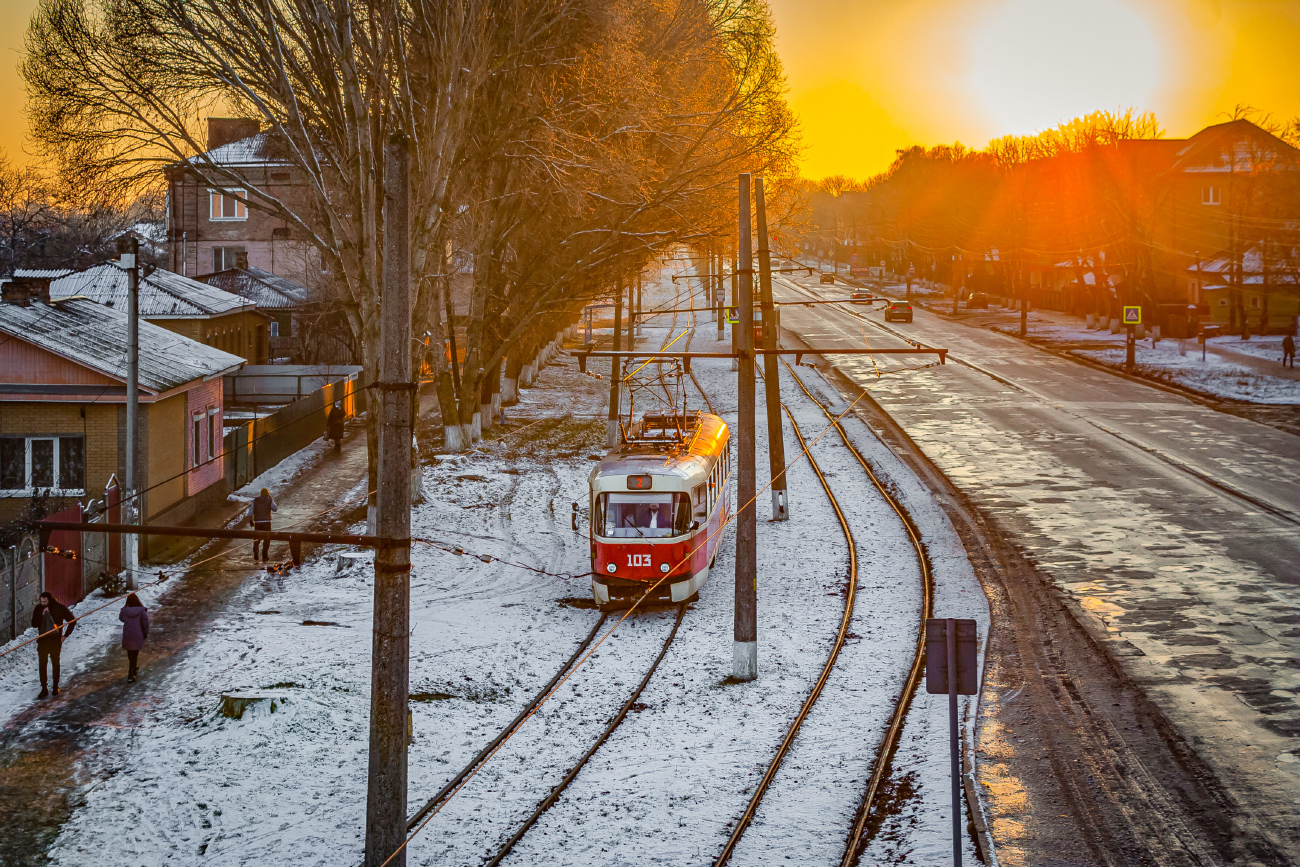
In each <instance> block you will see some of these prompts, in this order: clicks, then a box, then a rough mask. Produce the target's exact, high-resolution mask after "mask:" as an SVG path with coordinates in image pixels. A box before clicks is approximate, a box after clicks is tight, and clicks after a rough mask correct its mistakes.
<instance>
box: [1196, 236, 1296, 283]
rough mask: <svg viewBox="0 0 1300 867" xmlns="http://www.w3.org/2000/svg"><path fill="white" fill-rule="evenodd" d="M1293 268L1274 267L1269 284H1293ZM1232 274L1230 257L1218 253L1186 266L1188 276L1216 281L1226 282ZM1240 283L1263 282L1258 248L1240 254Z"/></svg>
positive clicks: (1262, 265)
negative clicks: (1211, 257)
mask: <svg viewBox="0 0 1300 867" xmlns="http://www.w3.org/2000/svg"><path fill="white" fill-rule="evenodd" d="M1294 270H1295V269H1294V266H1291V267H1284V266H1282V265H1274V266H1273V268H1272V270H1271V272H1270V273H1269V275H1268V277H1269V283H1271V284H1273V285H1274V286H1276V285H1278V284H1281V283H1294V282H1296V278H1295V277H1294V276H1293V274H1294ZM1231 272H1232V257H1231V256H1230V255H1229V254H1227V253H1226V252H1225V253H1220V254H1219V255H1217V256H1215V257H1214V258H1213V259H1201V260H1199V261H1198V262H1193V263H1192V264H1191V265H1188V266H1187V273H1188V274H1196V275H1199V276H1201V277H1202V278H1204V277H1212V278H1214V279H1216V280H1221V281H1223V282H1225V283H1226V282H1227V279H1228V277H1229V276H1230V275H1231ZM1241 282H1242V284H1243V285H1250V284H1261V283H1263V282H1264V262H1263V259H1262V258H1261V256H1260V249H1259V247H1258V246H1255V247H1250V248H1249V249H1247V250H1246V251H1245V252H1244V253H1242V254H1241Z"/></svg>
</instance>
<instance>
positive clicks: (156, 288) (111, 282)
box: [50, 262, 254, 319]
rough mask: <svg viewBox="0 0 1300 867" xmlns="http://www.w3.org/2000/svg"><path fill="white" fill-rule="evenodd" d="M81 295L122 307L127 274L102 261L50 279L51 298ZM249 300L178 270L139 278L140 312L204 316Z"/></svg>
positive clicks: (239, 306) (248, 304)
mask: <svg viewBox="0 0 1300 867" xmlns="http://www.w3.org/2000/svg"><path fill="white" fill-rule="evenodd" d="M73 295H82V296H84V297H86V298H89V299H90V300H92V301H97V302H99V303H100V304H103V305H105V306H107V307H112V308H114V309H116V310H121V311H125V310H126V302H127V297H126V295H127V274H126V271H124V270H123V269H122V268H121V267H120V266H119V265H118V264H117V263H116V262H105V263H104V264H103V265H96V266H94V267H93V268H87V269H86V270H85V271H79V272H77V273H75V274H69V275H68V276H66V277H63V278H61V279H58V280H55V281H53V282H52V283H50V297H51V298H69V297H71V296H73ZM253 306H254V305H253V304H252V302H250V301H248V300H246V299H244V298H240V297H239V296H238V295H232V294H230V293H229V292H223V291H221V290H220V289H218V288H216V287H215V286H209V285H208V284H206V283H200V282H199V281H198V280H192V279H190V278H189V277H182V276H181V275H180V274H175V273H172V272H171V271H164V270H163V269H161V268H159V269H158V270H156V271H154V272H153V273H152V274H150V275H149V276H148V277H145V278H144V279H143V280H141V281H140V315H141V316H142V317H144V318H145V319H150V318H153V317H162V316H167V317H178V318H185V317H192V318H206V317H208V316H221V315H224V314H226V313H234V312H236V311H239V310H243V309H247V308H251V307H253Z"/></svg>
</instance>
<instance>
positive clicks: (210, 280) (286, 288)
mask: <svg viewBox="0 0 1300 867" xmlns="http://www.w3.org/2000/svg"><path fill="white" fill-rule="evenodd" d="M199 279H200V280H202V281H203V282H204V283H207V284H208V285H209V286H215V287H217V288H218V289H222V290H224V291H226V292H229V293H231V294H233V295H238V296H240V297H241V298H245V299H247V300H249V301H252V302H253V303H254V304H256V305H257V306H258V307H260V308H262V309H266V310H289V309H292V308H294V307H301V306H302V305H304V304H307V303H309V301H310V294H311V293H310V292H309V290H308V289H307V287H306V286H303V285H302V284H301V283H297V282H294V281H293V280H290V279H289V278H287V277H280V276H278V275H276V274H272V273H271V272H270V271H264V270H262V269H261V268H257V267H253V266H251V265H250V266H249V267H247V268H230V269H227V270H225V271H218V272H216V273H215V274H208V275H205V276H203V277H200V278H199Z"/></svg>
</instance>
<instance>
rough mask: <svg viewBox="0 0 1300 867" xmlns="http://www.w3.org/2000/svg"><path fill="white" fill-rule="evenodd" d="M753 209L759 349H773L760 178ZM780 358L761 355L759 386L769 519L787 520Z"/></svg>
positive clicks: (773, 326)
mask: <svg viewBox="0 0 1300 867" xmlns="http://www.w3.org/2000/svg"><path fill="white" fill-rule="evenodd" d="M754 184H755V187H754V210H755V216H756V217H757V219H758V282H759V291H760V292H761V293H762V295H761V299H762V300H761V304H762V310H763V348H764V349H776V338H777V333H776V329H777V322H776V305H775V304H773V303H772V257H771V253H770V252H769V251H768V249H767V203H766V202H765V201H764V198H763V179H762V178H757V179H755V181H754ZM779 365H780V360H779V359H778V358H777V357H776V356H775V355H765V356H763V387H764V390H765V394H766V399H767V457H768V468H769V470H770V471H771V473H772V520H773V521H787V520H789V519H790V500H789V498H788V497H787V495H786V485H785V433H784V432H783V431H782V429H781V380H780V375H781V374H780V367H779Z"/></svg>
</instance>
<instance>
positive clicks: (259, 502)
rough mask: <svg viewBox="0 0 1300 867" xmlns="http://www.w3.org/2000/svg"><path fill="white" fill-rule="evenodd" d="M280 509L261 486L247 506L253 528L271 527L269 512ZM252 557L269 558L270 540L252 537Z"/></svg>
mask: <svg viewBox="0 0 1300 867" xmlns="http://www.w3.org/2000/svg"><path fill="white" fill-rule="evenodd" d="M278 511H280V507H279V506H277V505H276V504H275V500H273V499H271V492H270V491H269V490H267V489H266V488H262V493H261V494H260V495H259V496H257V497H254V498H253V502H252V503H251V504H250V505H249V507H248V517H249V518H250V519H251V520H252V522H253V529H254V530H268V531H269V530H270V529H271V513H272V512H278ZM258 545H261V546H262V556H261V557H260V558H259V557H258V555H257V546H258ZM253 559H254V560H257V559H262V560H270V559H271V540H270V539H254V540H253Z"/></svg>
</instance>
